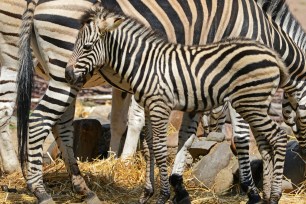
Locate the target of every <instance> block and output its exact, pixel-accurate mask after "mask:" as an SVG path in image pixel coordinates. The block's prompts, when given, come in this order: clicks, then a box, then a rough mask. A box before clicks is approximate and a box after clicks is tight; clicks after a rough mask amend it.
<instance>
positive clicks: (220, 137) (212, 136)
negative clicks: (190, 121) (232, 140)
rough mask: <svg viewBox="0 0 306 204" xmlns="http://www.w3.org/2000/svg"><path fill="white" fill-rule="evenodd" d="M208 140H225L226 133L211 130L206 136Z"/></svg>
mask: <svg viewBox="0 0 306 204" xmlns="http://www.w3.org/2000/svg"><path fill="white" fill-rule="evenodd" d="M206 140H207V141H215V142H223V141H224V140H225V135H224V134H223V133H222V132H210V133H209V134H208V136H207V138H206Z"/></svg>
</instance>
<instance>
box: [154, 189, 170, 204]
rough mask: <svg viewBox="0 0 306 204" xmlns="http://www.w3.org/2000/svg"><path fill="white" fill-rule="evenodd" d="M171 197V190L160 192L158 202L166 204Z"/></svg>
mask: <svg viewBox="0 0 306 204" xmlns="http://www.w3.org/2000/svg"><path fill="white" fill-rule="evenodd" d="M169 198H170V192H163V191H162V192H160V195H159V197H158V199H157V201H156V204H165V203H166V202H167V201H168V200H169Z"/></svg>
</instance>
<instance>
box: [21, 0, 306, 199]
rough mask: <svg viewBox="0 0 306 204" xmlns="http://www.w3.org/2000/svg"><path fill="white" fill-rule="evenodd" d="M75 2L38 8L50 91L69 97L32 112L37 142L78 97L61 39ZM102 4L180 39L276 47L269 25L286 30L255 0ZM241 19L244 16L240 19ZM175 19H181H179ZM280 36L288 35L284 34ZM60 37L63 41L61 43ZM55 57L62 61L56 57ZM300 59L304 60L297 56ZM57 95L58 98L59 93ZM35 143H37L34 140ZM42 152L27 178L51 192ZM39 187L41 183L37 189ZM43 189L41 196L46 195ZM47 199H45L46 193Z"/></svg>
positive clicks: (252, 193)
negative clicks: (240, 39) (244, 40)
mask: <svg viewBox="0 0 306 204" xmlns="http://www.w3.org/2000/svg"><path fill="white" fill-rule="evenodd" d="M78 2H79V1H78ZM72 3H73V4H75V1H42V2H40V3H39V4H38V6H37V7H36V10H35V15H34V17H35V24H34V27H35V31H36V35H37V40H38V42H39V46H40V47H41V49H40V50H41V51H43V53H42V54H43V57H44V58H43V59H44V60H43V61H45V63H48V64H49V66H48V72H50V73H51V74H52V73H53V76H54V77H53V78H52V80H53V82H52V83H51V82H50V84H49V94H50V93H51V95H52V93H54V92H55V91H59V90H65V91H62V92H61V93H62V94H63V95H65V97H66V98H67V101H68V102H60V104H61V106H57V107H56V111H54V110H52V108H53V107H52V104H50V103H49V102H48V100H50V98H48V97H49V96H48V92H47V95H46V96H45V97H44V101H43V102H41V103H40V104H39V105H38V107H37V109H36V110H34V112H33V114H32V115H31V118H32V120H31V122H30V126H31V127H32V126H33V127H35V128H31V131H30V133H29V137H30V138H36V139H37V141H36V140H35V142H42V140H43V137H41V138H40V137H39V135H40V133H39V131H40V130H39V128H41V131H42V132H44V134H46V132H48V131H49V130H50V129H51V127H52V126H53V125H54V121H56V120H57V118H59V117H60V116H61V114H62V113H63V112H64V111H65V108H66V107H67V106H69V102H70V101H73V97H74V94H70V89H71V87H69V86H68V85H66V84H65V82H64V74H63V71H61V67H62V66H63V65H65V63H62V62H63V61H64V60H63V59H64V58H65V57H66V56H68V55H69V53H71V50H69V49H70V48H71V47H69V46H67V45H71V44H72V43H63V42H62V41H60V40H59V38H60V39H65V37H67V41H70V42H72V41H73V38H75V37H76V33H77V32H76V31H75V30H74V28H71V26H70V27H69V25H66V27H67V28H66V27H65V26H64V25H63V23H67V24H68V23H69V22H70V23H71V22H72V23H71V24H72V25H74V24H73V23H75V21H72V20H73V19H74V20H75V18H77V17H78V15H73V17H71V18H67V17H62V15H63V14H64V15H68V14H69V15H70V14H71V13H72V14H74V13H73V12H72V11H71V9H70V8H73V9H74V12H76V11H79V10H77V9H79V8H75V7H72V6H71V7H70V6H69V5H70V4H72ZM73 4H72V5H73ZM103 5H105V6H106V7H108V8H113V9H116V10H123V11H126V12H128V13H129V14H131V15H133V16H135V17H137V18H139V19H140V20H142V21H143V22H144V23H145V24H146V25H151V26H152V27H153V28H155V29H158V30H160V32H161V33H164V34H166V35H167V36H168V38H169V39H171V40H173V41H179V42H181V43H184V44H200V43H206V42H212V41H216V40H219V39H221V38H225V37H227V36H232V37H236V36H239V35H242V36H246V37H249V38H253V39H260V40H261V41H262V42H264V43H265V44H267V45H269V46H272V45H273V43H272V42H273V39H272V38H271V33H270V30H271V31H272V32H275V33H278V32H281V31H276V30H277V28H276V29H270V27H269V26H271V25H270V23H269V22H267V20H266V18H265V16H264V15H263V13H262V12H261V10H260V9H259V8H258V7H257V5H256V4H255V3H254V2H253V1H251V0H248V1H242V2H241V1H238V0H232V1H223V0H219V1H213V2H207V4H206V2H204V1H200V0H195V1H188V2H185V1H178V2H155V1H154V2H149V1H143V2H139V1H130V2H127V1H106V0H105V1H103ZM50 8H52V9H50ZM59 8H60V9H59ZM131 11H132V12H131ZM55 14H57V15H55ZM72 14H71V15H72ZM204 14H205V15H204ZM220 14H222V15H220ZM255 18H256V19H259V20H256V21H254V20H253V19H255ZM63 19H64V20H63ZM238 19H239V20H238ZM241 19H244V20H243V21H241ZM52 20H53V21H52ZM173 20H176V21H175V22H174V21H173ZM26 23H28V25H27V26H32V22H31V18H29V19H27V21H26ZM27 26H26V27H27ZM49 26H50V27H49ZM48 27H49V29H48ZM182 28H184V29H182ZM66 29H67V30H66ZM54 30H55V31H56V35H55V34H54V33H53V32H52V31H54ZM280 35H282V36H283V34H282V33H281V34H280ZM28 37H29V36H28ZM285 38H286V37H285ZM57 42H60V43H58V44H56V43H57ZM285 42H289V43H288V44H289V46H292V45H291V41H290V40H289V39H287V38H286V39H285ZM63 46H67V47H63ZM273 47H275V49H276V50H279V52H280V54H282V56H283V58H284V59H285V60H286V62H287V64H290V63H291V62H292V59H291V58H289V57H288V56H285V55H283V50H282V49H281V48H279V45H278V43H276V44H275V46H273ZM53 50H59V53H62V52H65V53H64V56H63V55H61V56H58V55H57V53H52V51H53ZM293 50H296V48H295V47H293ZM296 53H299V51H296ZM54 56H55V57H54ZM56 58H57V59H60V60H55V59H56ZM61 60H63V61H61ZM295 60H297V61H299V59H298V58H297V59H295ZM302 60H303V59H302ZM52 63H53V64H52ZM302 63H304V62H302ZM50 70H51V71H50ZM20 71H24V72H26V71H31V69H27V68H25V69H20ZM21 76H23V72H21ZM22 80H24V78H22V79H21V81H22ZM54 87H58V88H54ZM22 88H25V87H22ZM20 91H21V89H20ZM72 92H73V91H72ZM74 92H75V91H74ZM21 93H22V91H21ZM66 94H67V95H66ZM69 94H70V95H69ZM18 95H19V94H18ZM20 96H21V95H20ZM56 97H57V98H58V95H57V96H56ZM63 99H64V98H63ZM45 112H49V114H48V115H44V113H45ZM41 113H42V114H41ZM68 115H69V114H68V113H67V112H66V113H65V116H66V117H67V118H68V119H67V120H62V121H63V123H61V124H62V125H65V124H66V121H68V122H69V121H71V117H68ZM47 116H48V117H49V118H48V117H47ZM50 117H51V118H52V120H49V119H50ZM44 120H45V121H46V123H40V124H39V125H37V126H35V122H36V121H44ZM197 121H198V120H195V121H194V123H195V124H196V125H195V126H197ZM42 125H45V126H42ZM25 127H26V126H25ZM193 127H194V126H193ZM36 128H37V129H36ZM194 130H195V129H193V128H191V130H190V131H189V130H187V131H186V133H187V134H188V135H189V133H191V132H193V131H194ZM26 132H27V131H24V133H26ZM23 136H25V137H26V134H24V135H23ZM40 139H42V140H40ZM30 145H31V146H35V145H33V144H30ZM33 150H35V149H34V148H32V149H31V151H33ZM39 151H40V150H39V149H38V151H37V152H39ZM37 155H38V156H37V157H36V158H33V159H34V161H31V160H30V162H29V169H31V167H33V169H34V170H35V171H33V176H32V178H31V179H29V180H28V183H31V184H33V185H32V186H29V187H30V188H31V189H32V190H34V191H35V190H36V191H37V192H40V193H42V194H43V195H46V194H47V193H46V192H45V189H44V188H43V185H42V176H41V175H42V172H41V169H40V155H39V153H38V154H37ZM36 164H38V165H36ZM36 170H37V171H36ZM243 171H244V172H250V171H247V170H246V169H243ZM33 178H37V179H33ZM243 184H245V185H249V184H252V181H250V180H245V181H243ZM267 185H269V184H267ZM34 186H35V187H37V188H33V187H34ZM248 192H249V196H250V197H251V198H250V200H252V199H254V197H255V198H256V199H258V197H259V195H258V191H257V189H256V188H255V187H254V188H253V187H250V188H249V190H248ZM40 193H39V194H38V195H41V194H40ZM41 197H42V196H41ZM48 198H50V197H48ZM43 199H45V198H44V197H43ZM43 199H41V200H43Z"/></svg>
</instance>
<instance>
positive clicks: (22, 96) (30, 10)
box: [17, 0, 38, 176]
mask: <svg viewBox="0 0 306 204" xmlns="http://www.w3.org/2000/svg"><path fill="white" fill-rule="evenodd" d="M37 2H38V0H29V1H28V5H27V9H26V11H25V12H24V14H23V16H22V24H21V27H20V40H19V52H18V55H19V72H18V76H17V82H18V87H17V136H18V153H19V157H20V163H21V169H22V172H23V175H24V176H25V172H24V164H25V163H26V159H27V144H28V123H29V114H30V108H31V107H30V105H31V94H32V83H33V75H34V64H33V57H32V53H31V48H30V45H31V33H32V28H33V16H34V9H35V7H36V4H37Z"/></svg>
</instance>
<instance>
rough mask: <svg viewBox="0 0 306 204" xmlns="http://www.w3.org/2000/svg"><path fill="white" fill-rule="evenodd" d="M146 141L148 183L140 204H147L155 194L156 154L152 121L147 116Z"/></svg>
mask: <svg viewBox="0 0 306 204" xmlns="http://www.w3.org/2000/svg"><path fill="white" fill-rule="evenodd" d="M145 115H146V117H145V124H146V125H145V128H144V129H145V139H144V141H143V150H144V157H145V160H146V181H145V182H146V183H145V187H144V191H143V193H142V195H141V197H140V199H139V203H141V204H143V203H146V202H147V201H148V200H149V199H150V198H151V197H152V196H153V194H154V152H153V138H152V136H153V135H152V127H151V121H150V118H149V117H148V116H149V114H145Z"/></svg>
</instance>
